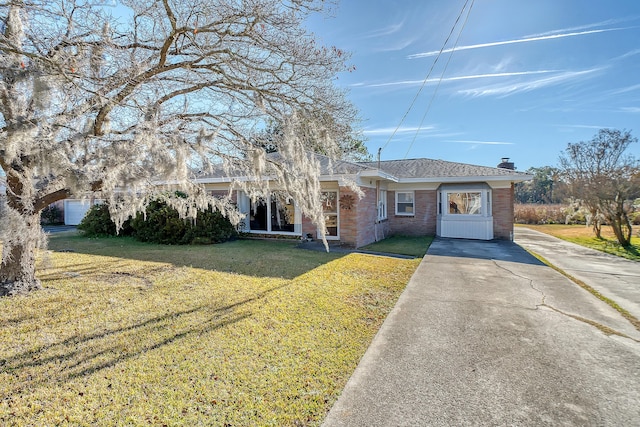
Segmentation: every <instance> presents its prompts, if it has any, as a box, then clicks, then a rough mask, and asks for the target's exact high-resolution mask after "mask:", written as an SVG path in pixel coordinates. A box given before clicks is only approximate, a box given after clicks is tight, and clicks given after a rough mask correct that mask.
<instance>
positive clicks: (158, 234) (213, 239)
mask: <svg viewBox="0 0 640 427" xmlns="http://www.w3.org/2000/svg"><path fill="white" fill-rule="evenodd" d="M131 227H132V228H133V236H134V237H135V238H136V239H137V240H140V241H142V242H153V243H160V244H165V245H188V244H210V243H220V242H224V241H227V240H230V239H232V238H234V237H236V236H237V231H236V229H235V227H234V226H233V225H232V224H231V222H230V221H229V220H228V219H227V218H226V217H224V216H223V215H222V214H221V213H220V212H218V211H213V210H211V209H209V210H207V211H200V212H198V215H197V217H196V219H195V221H191V220H185V219H181V218H180V216H179V215H178V212H177V211H176V210H175V209H173V208H172V207H170V206H167V205H166V204H165V203H164V202H160V201H154V202H151V203H150V204H149V206H147V210H146V218H145V216H144V215H142V214H138V216H136V218H135V219H133V220H132V221H131Z"/></svg>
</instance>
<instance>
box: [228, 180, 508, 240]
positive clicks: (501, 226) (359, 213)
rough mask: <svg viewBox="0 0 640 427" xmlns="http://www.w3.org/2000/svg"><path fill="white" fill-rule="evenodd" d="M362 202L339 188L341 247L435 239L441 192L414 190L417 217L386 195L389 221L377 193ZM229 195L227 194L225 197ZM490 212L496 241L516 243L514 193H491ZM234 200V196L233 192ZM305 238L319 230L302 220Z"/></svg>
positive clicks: (389, 193) (369, 191)
mask: <svg viewBox="0 0 640 427" xmlns="http://www.w3.org/2000/svg"><path fill="white" fill-rule="evenodd" d="M361 190H362V192H363V193H364V194H363V197H362V198H359V197H358V196H357V194H356V193H354V192H353V191H352V190H350V189H349V188H347V187H340V188H339V193H338V198H339V202H338V204H339V241H340V243H341V244H344V245H348V246H352V247H361V246H365V245H368V244H370V243H373V242H375V241H378V240H382V239H384V238H386V237H389V236H390V235H397V234H404V235H423V236H424V235H431V236H433V235H435V234H436V223H437V221H438V191H437V190H415V191H413V193H414V214H413V215H396V203H395V201H396V192H395V191H392V190H388V191H387V219H385V220H382V221H378V220H377V216H378V209H377V190H376V189H375V188H361ZM225 194H226V193H225ZM490 194H491V212H492V216H493V235H494V238H495V239H500V240H511V239H513V203H514V189H513V185H511V187H510V188H495V189H493V190H492V191H491V193H490ZM234 196H235V192H234ZM301 229H302V237H303V238H304V237H307V236H308V235H311V237H312V238H317V237H318V236H317V227H316V226H315V225H314V224H313V223H312V222H311V220H310V219H309V218H307V217H305V216H303V217H302V227H301Z"/></svg>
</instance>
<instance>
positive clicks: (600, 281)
mask: <svg viewBox="0 0 640 427" xmlns="http://www.w3.org/2000/svg"><path fill="white" fill-rule="evenodd" d="M515 241H516V243H517V244H519V245H520V246H522V247H523V248H525V249H527V250H530V251H532V252H534V253H536V254H539V255H540V256H542V257H543V258H545V259H546V260H547V261H549V262H550V263H551V264H553V265H555V266H556V267H558V268H560V269H562V270H564V271H565V272H567V273H568V274H570V275H571V276H573V277H575V278H577V279H579V280H581V281H583V282H585V283H586V284H588V285H589V286H591V287H593V288H595V289H596V290H597V291H598V292H600V293H601V294H602V295H604V296H606V297H608V298H610V299H612V300H613V301H615V302H616V303H618V305H620V306H621V307H622V308H624V309H625V310H627V311H628V312H629V313H631V314H632V315H633V316H634V317H635V318H636V319H640V262H638V261H631V260H628V259H624V258H620V257H617V256H614V255H609V254H605V253H603V252H600V251H597V250H595V249H589V248H585V247H583V246H579V245H576V244H573V243H569V242H566V241H564V240H560V239H558V238H556V237H553V236H549V235H548V234H544V233H541V232H539V231H535V230H531V229H529V228H523V227H516V230H515ZM639 423H640V420H639Z"/></svg>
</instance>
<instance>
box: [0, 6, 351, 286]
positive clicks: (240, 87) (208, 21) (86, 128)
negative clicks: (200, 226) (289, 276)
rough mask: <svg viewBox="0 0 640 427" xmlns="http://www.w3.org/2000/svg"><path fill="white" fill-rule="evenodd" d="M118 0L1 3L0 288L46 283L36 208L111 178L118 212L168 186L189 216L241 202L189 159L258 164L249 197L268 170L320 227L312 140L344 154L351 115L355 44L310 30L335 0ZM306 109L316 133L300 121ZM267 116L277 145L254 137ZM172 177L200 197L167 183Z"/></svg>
mask: <svg viewBox="0 0 640 427" xmlns="http://www.w3.org/2000/svg"><path fill="white" fill-rule="evenodd" d="M118 3H119V6H118V9H117V10H113V9H110V8H108V7H106V6H104V4H103V3H101V2H97V1H95V2H94V1H92V0H49V1H46V2H45V1H40V0H31V1H25V0H13V1H10V2H4V3H2V4H0V16H1V17H2V18H1V19H2V22H1V26H0V30H1V33H2V34H0V167H1V168H2V169H3V170H4V171H5V172H6V185H7V197H6V203H2V205H0V215H1V216H2V220H1V221H0V240H2V243H3V252H2V263H1V265H0V294H16V293H21V292H27V291H29V290H32V289H37V288H38V287H39V286H40V284H39V282H38V280H37V278H36V276H35V267H34V266H35V247H36V246H38V245H43V244H44V243H45V242H44V237H43V234H42V232H41V230H40V227H39V212H40V211H41V210H42V209H43V208H44V207H45V206H47V205H49V204H50V203H52V202H55V201H56V200H60V199H63V198H66V197H69V196H72V195H74V196H76V197H82V196H83V195H85V194H87V192H90V191H100V192H101V194H100V197H102V198H105V199H107V201H108V202H109V206H110V210H111V215H112V217H113V218H114V221H115V222H116V224H118V225H120V224H122V223H123V222H124V221H125V220H126V219H127V218H128V217H129V216H131V215H133V214H135V213H136V212H140V211H142V210H143V209H144V207H145V205H147V204H148V203H149V201H151V200H155V199H157V198H158V197H160V198H163V200H164V201H165V202H167V203H168V204H169V205H171V206H173V207H175V208H176V209H178V211H179V212H180V215H182V216H186V217H189V216H190V217H194V216H195V215H196V213H197V208H207V207H209V206H211V207H214V208H215V209H218V210H221V211H222V212H224V213H225V214H227V215H233V214H234V212H235V211H234V210H233V208H232V206H231V204H230V203H229V200H228V198H227V199H222V200H219V199H215V198H212V197H209V196H207V195H206V194H205V192H204V190H203V188H201V187H199V186H197V185H195V184H194V183H193V180H192V178H193V173H192V171H193V170H194V169H197V170H199V171H204V172H206V171H209V170H212V169H213V168H220V167H222V168H224V170H225V171H226V172H227V173H228V174H230V175H235V176H245V177H246V176H250V177H254V178H255V179H254V180H253V181H250V182H241V183H238V186H240V187H244V188H246V189H247V191H248V192H249V194H252V195H257V194H266V193H267V192H268V184H267V183H266V182H265V180H264V179H263V178H264V177H266V176H269V177H271V178H272V179H273V180H275V181H276V182H277V185H278V186H280V187H281V188H283V190H284V191H285V192H287V193H288V194H289V195H290V196H291V197H293V198H294V199H295V200H296V201H297V202H298V203H299V206H300V208H301V211H302V212H303V214H305V215H307V216H309V217H310V218H311V219H312V221H314V222H315V223H316V224H318V226H319V229H320V230H323V229H324V217H323V215H322V205H321V202H320V197H321V192H320V184H319V181H318V175H319V165H318V163H317V161H316V160H315V159H314V158H313V156H311V155H310V151H311V150H310V149H312V148H313V147H309V141H311V140H312V141H314V144H316V145H321V146H322V147H323V148H324V150H325V151H326V153H328V154H329V155H334V154H335V153H338V152H339V148H338V144H337V143H336V141H335V140H334V139H333V138H332V137H333V136H335V135H336V132H335V130H334V129H330V128H328V126H336V127H337V126H347V125H348V124H349V123H351V121H352V120H353V119H354V117H355V112H354V109H353V107H352V105H351V104H349V103H348V102H347V101H346V98H345V96H344V93H343V91H341V90H339V89H337V88H336V86H335V85H334V81H335V75H336V73H338V72H341V71H347V70H348V67H347V65H346V64H345V60H346V59H347V55H346V54H345V52H343V51H342V50H340V49H338V48H335V47H326V46H323V45H321V44H320V43H319V42H318V41H317V40H316V38H315V36H314V35H313V34H310V33H309V32H307V31H306V29H305V28H304V22H305V20H306V19H307V18H308V16H309V14H312V13H316V12H321V11H322V10H323V8H324V7H326V4H327V3H328V2H327V1H323V0H251V1H243V2H238V1H235V0H191V1H189V2H185V1H179V0H122V1H120V2H118ZM116 12H117V16H114V15H112V13H116ZM317 111H322V112H323V113H324V114H326V117H330V118H331V120H326V119H325V117H324V116H323V117H320V118H319V119H318V120H316V118H315V116H314V114H313V112H317ZM301 112H302V113H304V114H303V117H304V122H305V126H308V129H309V132H310V133H311V134H312V135H313V138H301V137H299V136H298V135H297V134H296V133H295V131H294V129H296V127H297V126H299V123H298V119H299V118H300V115H301ZM270 122H278V123H281V125H282V126H283V137H282V138H281V139H280V140H279V147H278V152H279V154H280V155H279V156H277V158H269V157H267V156H266V155H265V151H264V150H263V149H258V148H257V147H256V146H255V145H254V144H253V143H252V142H250V141H251V137H252V136H253V135H255V132H256V129H261V128H264V127H265V124H266V123H270ZM159 183H170V184H164V185H159ZM177 189H179V190H181V191H184V192H185V193H187V194H188V195H189V197H187V198H174V197H171V196H169V195H171V194H175V190H177ZM234 219H235V220H238V218H235V217H234Z"/></svg>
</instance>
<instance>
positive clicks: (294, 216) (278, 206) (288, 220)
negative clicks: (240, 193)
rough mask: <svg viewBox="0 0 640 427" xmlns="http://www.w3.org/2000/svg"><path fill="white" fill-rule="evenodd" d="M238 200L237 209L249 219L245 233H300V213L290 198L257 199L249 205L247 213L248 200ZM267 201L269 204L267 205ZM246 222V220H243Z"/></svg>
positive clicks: (244, 198)
mask: <svg viewBox="0 0 640 427" xmlns="http://www.w3.org/2000/svg"><path fill="white" fill-rule="evenodd" d="M240 200H244V201H242V202H241V203H239V206H238V207H239V208H240V209H242V211H243V212H244V213H245V214H246V213H248V217H249V221H248V222H249V227H248V228H247V227H246V225H245V228H244V230H245V231H262V232H274V233H275V232H277V233H300V231H301V221H300V213H299V212H296V207H295V205H294V203H293V201H292V200H291V199H290V198H286V197H283V196H280V195H273V196H271V198H270V199H266V198H262V197H261V198H259V199H257V200H256V201H255V202H253V203H250V206H249V207H248V212H247V206H246V205H247V202H249V198H248V197H246V196H244V197H242V198H241V199H240ZM267 200H269V203H267ZM245 221H246V220H245Z"/></svg>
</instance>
